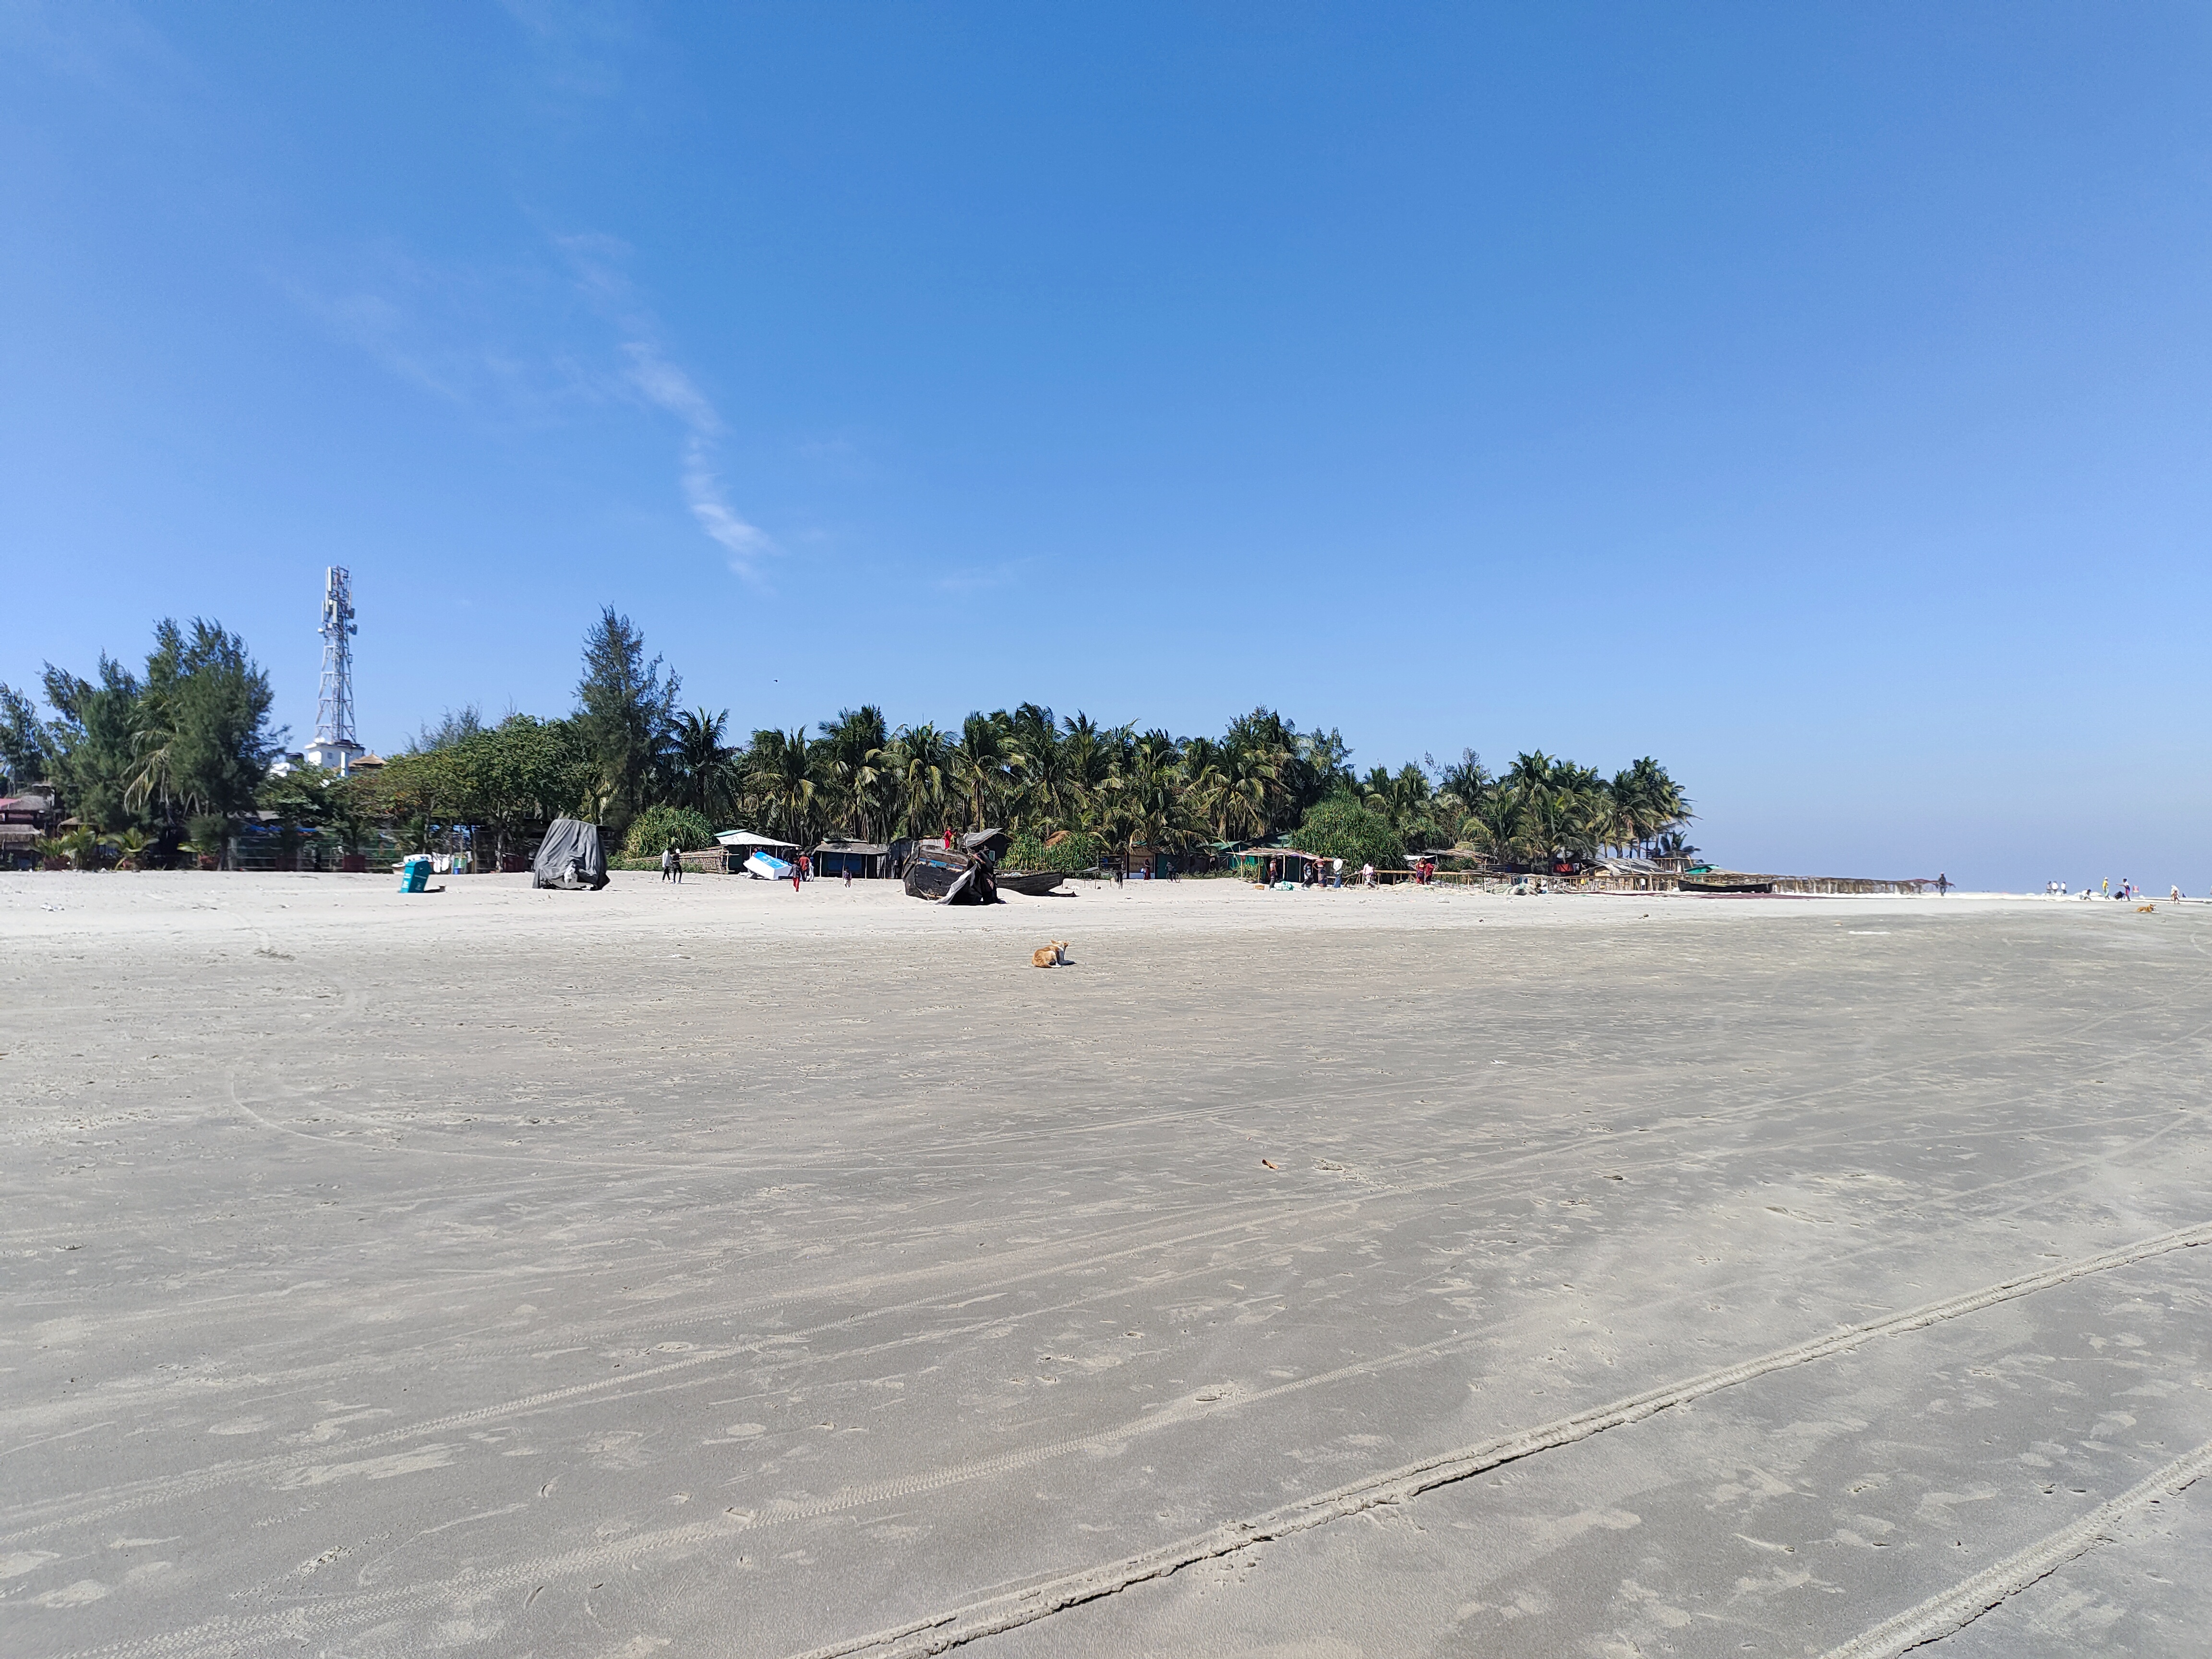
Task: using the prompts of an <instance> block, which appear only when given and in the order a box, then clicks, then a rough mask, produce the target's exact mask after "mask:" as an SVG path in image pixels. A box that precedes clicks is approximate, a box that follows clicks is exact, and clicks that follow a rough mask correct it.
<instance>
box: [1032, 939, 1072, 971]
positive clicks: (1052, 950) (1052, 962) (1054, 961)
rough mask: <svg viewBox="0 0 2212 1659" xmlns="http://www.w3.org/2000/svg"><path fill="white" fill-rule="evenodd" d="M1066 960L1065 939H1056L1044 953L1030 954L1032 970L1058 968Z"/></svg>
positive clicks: (1035, 952) (1046, 947)
mask: <svg viewBox="0 0 2212 1659" xmlns="http://www.w3.org/2000/svg"><path fill="white" fill-rule="evenodd" d="M1066 960H1067V941H1066V939H1054V940H1053V941H1052V942H1051V943H1050V944H1048V945H1046V946H1045V947H1044V949H1042V951H1030V967H1032V968H1057V967H1059V966H1060V964H1061V963H1064V962H1066Z"/></svg>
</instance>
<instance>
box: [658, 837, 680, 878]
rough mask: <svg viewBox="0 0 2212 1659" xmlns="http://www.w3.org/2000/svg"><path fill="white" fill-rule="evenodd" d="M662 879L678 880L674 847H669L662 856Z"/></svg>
mask: <svg viewBox="0 0 2212 1659" xmlns="http://www.w3.org/2000/svg"><path fill="white" fill-rule="evenodd" d="M660 878H661V880H663V881H673V880H675V879H676V848H674V846H673V845H671V846H670V847H668V848H666V849H665V850H664V851H663V852H662V854H661V855H660Z"/></svg>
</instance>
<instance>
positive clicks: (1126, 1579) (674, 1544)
mask: <svg viewBox="0 0 2212 1659" xmlns="http://www.w3.org/2000/svg"><path fill="white" fill-rule="evenodd" d="M2205 1244H2212V1222H2208V1223H2204V1224H2202V1225H2197V1226H2195V1227H2187V1228H2182V1229H2179V1230H2178V1231H2172V1232H2168V1233H2161V1234H2159V1235H2158V1236H2156V1237H2152V1238H2147V1239H2142V1240H2140V1241H2138V1242H2137V1243H2133V1244H2129V1245H2124V1246H2123V1247H2121V1248H2120V1249H2116V1250H2108V1251H2106V1252H2104V1253H2103V1254H2101V1255H2093V1256H2087V1257H2083V1258H2081V1259H2079V1260H2077V1261H2071V1262H2065V1263H2062V1264H2060V1265H2059V1266H2057V1267H2049V1268H2045V1269H2044V1270H2043V1271H2042V1272H2040V1273H2027V1274H2022V1275H2021V1276H2019V1277H2017V1278H2013V1279H2004V1280H2002V1281H2000V1282H1999V1283H1997V1284H1995V1285H1986V1286H1984V1287H1983V1288H1982V1289H1980V1290H1978V1291H1968V1292H1966V1294H1964V1295H1961V1296H1955V1297H1948V1298H1946V1299H1945V1300H1943V1301H1940V1302H1931V1303H1927V1304H1923V1305H1921V1306H1919V1307H1917V1308H1911V1309H1907V1310H1904V1311H1902V1312H1899V1313H1895V1314H1892V1315H1889V1316H1886V1317H1884V1318H1881V1319H1875V1320H1869V1321H1867V1322H1863V1323H1861V1324H1856V1325H1847V1326H1844V1327H1843V1328H1840V1329H1838V1330H1836V1331H1834V1332H1832V1333H1831V1334H1828V1335H1826V1336H1823V1337H1817V1338H1814V1340H1811V1341H1808V1342H1801V1343H1797V1344H1796V1345H1794V1346H1790V1347H1787V1348H1778V1349H1776V1350H1774V1351H1773V1352H1769V1353H1765V1354H1761V1355H1759V1356H1758V1357H1757V1358H1751V1359H1747V1360H1742V1361H1740V1362H1738V1363H1737V1364H1733V1365H1729V1366H1724V1367H1723V1368H1721V1369H1720V1370H1711V1371H1705V1372H1703V1373H1701V1374H1699V1375H1698V1376H1692V1377H1689V1378H1687V1379H1686V1380H1683V1381H1680V1382H1676V1383H1667V1384H1664V1385H1662V1386H1661V1387H1659V1388H1656V1389H1646V1390H1645V1391H1644V1392H1643V1393H1641V1394H1635V1395H1629V1396H1627V1397H1626V1399H1621V1400H1616V1401H1613V1402H1611V1403H1610V1404H1607V1405H1603V1406H1597V1407H1592V1408H1591V1409H1589V1410H1588V1411H1583V1412H1578V1413H1575V1414H1574V1415H1572V1416H1570V1417H1563V1418H1559V1419H1553V1421H1551V1422H1549V1423H1545V1424H1541V1425H1537V1426H1535V1427H1534V1428H1528V1429H1522V1430H1519V1431H1515V1432H1513V1433H1511V1434H1507V1435H1501V1436H1498V1437H1496V1438H1493V1439H1490V1440H1485V1441H1480V1442H1478V1443H1475V1444H1474V1445H1470V1446H1462V1447H1460V1448H1457V1449H1455V1450H1452V1451H1449V1452H1445V1453H1443V1454H1441V1455H1436V1456H1432V1457H1429V1458H1425V1459H1423V1460H1422V1461H1420V1462H1415V1463H1408V1464H1404V1465H1401V1467H1399V1468H1395V1469H1389V1470H1386V1471H1384V1472H1383V1473H1381V1474H1374V1475H1370V1476H1368V1477H1366V1478H1365V1479H1364V1480H1357V1481H1354V1482H1352V1483H1350V1484H1349V1485H1346V1486H1338V1487H1336V1488H1334V1490H1332V1491H1329V1492H1321V1493H1318V1494H1316V1495H1315V1496H1313V1497H1310V1498H1300V1499H1297V1500H1296V1501H1295V1502H1292V1503H1290V1504H1284V1505H1282V1506H1280V1507H1279V1508H1277V1509H1273V1510H1268V1511H1267V1512H1266V1513H1265V1514H1262V1515H1259V1516H1253V1517H1251V1518H1249V1519H1247V1520H1243V1521H1234V1522H1224V1523H1223V1524H1221V1525H1219V1526H1217V1527H1214V1528H1210V1529H1209V1530H1207V1531H1206V1532H1203V1533H1200V1534H1194V1535H1193V1536H1191V1537H1188V1538H1185V1539H1182V1540H1181V1541H1177V1542H1176V1543H1173V1544H1168V1545H1164V1546H1162V1547H1159V1548H1157V1549H1153V1550H1148V1551H1146V1552H1144V1553H1141V1554H1137V1555H1132V1556H1126V1557H1124V1558H1122V1559H1121V1560H1118V1561H1113V1562H1108V1563H1106V1564H1104V1565H1100V1566H1097V1567H1091V1568H1086V1569H1085V1570H1083V1571H1079V1572H1073V1573H1067V1574H1063V1575H1060V1576H1059V1577H1053V1578H1048V1579H1046V1580H1044V1581H1042V1582H1041V1583H1036V1584H1034V1585H1031V1586H1030V1587H1029V1588H1028V1589H1022V1590H1014V1591H1008V1592H1006V1593H1004V1594H1001V1595H994V1596H988V1597H984V1598H982V1599H980V1600H977V1601H969V1602H964V1603H962V1604H960V1605H958V1606H956V1607H949V1608H947V1609H945V1610H944V1611H943V1612H941V1613H934V1614H931V1615H929V1616H927V1617H925V1618H921V1619H916V1620H909V1621H908V1622H906V1623H904V1624H901V1625H898V1626H894V1627H892V1628H890V1629H887V1630H879V1631H874V1632H869V1633H867V1634H866V1635H861V1636H855V1637H851V1638H846V1639H844V1640H842V1641H836V1642H832V1643H829V1644H825V1645H823V1646H821V1647H816V1648H811V1649H808V1650H805V1652H804V1653H801V1654H796V1655H793V1656H791V1659H851V1656H860V1655H868V1656H872V1659H922V1656H927V1655H933V1654H939V1653H943V1652H945V1651H946V1650H949V1649H951V1648H955V1647H958V1646H960V1645H962V1644H964V1643H968V1642H972V1641H975V1639H977V1638H980V1637H984V1636H990V1635H995V1634H997V1633H999V1632H1002V1631H1008V1630H1012V1629H1015V1628H1018V1626H1023V1625H1027V1624H1031V1623H1034V1622H1035V1621H1036V1620H1040V1619H1044V1618H1048V1617H1050V1616H1051V1615H1052V1614H1054V1613H1060V1612H1063V1611H1065V1610H1066V1609H1067V1608H1069V1607H1079V1606H1080V1605H1082V1604H1083V1603H1084V1602H1086V1601H1097V1600H1098V1599H1100V1598H1101V1597H1103V1596H1108V1595H1115V1594H1117V1593H1118V1592H1120V1591H1121V1590H1124V1589H1129V1588H1131V1587H1133V1586H1134V1585H1137V1584H1140V1583H1146V1582H1147V1581H1149V1580H1152V1579H1155V1578H1164V1577H1168V1576H1170V1574H1172V1573H1175V1572H1176V1571H1180V1570H1182V1568H1184V1567H1187V1566H1190V1565H1194V1564H1196V1563H1198V1562H1200V1561H1206V1560H1212V1559H1217V1558H1218V1557H1221V1556H1225V1555H1230V1554H1234V1553H1237V1552H1238V1551H1240V1550H1245V1549H1249V1548H1250V1547H1253V1546H1254V1545H1255V1544H1261V1543H1265V1542H1267V1541H1270V1540H1273V1539H1277V1538H1284V1537H1289V1536H1291V1535H1293V1534H1297V1533H1301V1532H1306V1531H1310V1530H1311V1529H1312V1528H1316V1527H1319V1526H1323V1525H1325V1524H1327V1523H1328V1522H1331V1521H1335V1520H1340V1519H1342V1518H1344V1517H1345V1516H1352V1515H1357V1514H1358V1513H1360V1512H1361V1511H1363V1510H1370V1509H1375V1508H1379V1507H1381V1506H1383V1505H1385V1504H1402V1503H1406V1502H1408V1501H1409V1500H1411V1499H1412V1498H1416V1497H1418V1496H1419V1494H1421V1493H1422V1492H1427V1491H1430V1490H1431V1489H1432V1488H1434V1487H1437V1486H1447V1485H1449V1484H1450V1483H1452V1482H1454V1481H1457V1480H1466V1479H1467V1478H1468V1477H1469V1476H1471V1475H1474V1474H1480V1473H1482V1472H1483V1471H1484V1470H1486V1469H1492V1468H1498V1466H1499V1465H1501V1464H1504V1463H1510V1462H1517V1461H1519V1460H1521V1459H1522V1458H1526V1457H1531V1456H1534V1455H1537V1454H1538V1453H1541V1452H1545V1451H1550V1450H1553V1449H1556V1448H1558V1447H1560V1446H1566V1445H1571V1444H1573V1443H1575V1442H1577V1441H1578V1440H1584V1439H1587V1438H1589V1437H1590V1436H1592V1435H1595V1434H1601V1433H1603V1432H1604V1431H1606V1430H1607V1429H1613V1428H1620V1427H1622V1426H1625V1425H1629V1424H1632V1423H1638V1422H1641V1421H1643V1420H1644V1419H1645V1418H1648V1417H1651V1416H1655V1415H1656V1414H1657V1413H1660V1412H1663V1411H1665V1410H1667V1409H1668V1408H1669V1407H1674V1406H1679V1405H1683V1404H1686V1403H1687V1402H1689V1401H1693V1400H1698V1399H1702V1398H1703V1397H1705V1395H1710V1394H1715V1393H1717V1392H1719V1391H1720V1390H1721V1389H1729V1388H1733V1387H1735V1385H1737V1384H1738V1383H1747V1382H1750V1381H1752V1380H1753V1379H1754V1378H1756V1377H1760V1376H1766V1375H1767V1374H1769V1373H1770V1372H1773V1371H1778V1370H1786V1369H1789V1368H1790V1367H1792V1366H1796V1365H1803V1364H1810V1363H1811V1362H1813V1361H1814V1360H1818V1359H1825V1358H1829V1357H1830V1356H1832V1355H1834V1354H1838V1353H1842V1352H1847V1351H1849V1350H1850V1349H1852V1348H1856V1347H1859V1346H1863V1344H1865V1343H1868V1342H1870V1341H1874V1340H1878V1339H1880V1338H1883V1337H1888V1336H1896V1335H1902V1334H1905V1333H1907V1332H1911V1331H1916V1330H1922V1329H1925V1328H1927V1327H1929V1326H1931V1325H1936V1324H1940V1323H1942V1322H1944V1321H1946V1320H1950V1319H1957V1318H1960V1317H1963V1316H1966V1315H1968V1314H1972V1313H1978V1312H1979V1311H1981V1310H1983V1309H1984V1308H1989V1307H1993V1306H1995V1305H1996V1304H1999V1303H2002V1302H2008V1301H2012V1300H2014V1299H2015V1298H2017V1297H2024V1296H2031V1295H2033V1294H2034V1293H2035V1292H2036V1291H2044V1290H2049V1289H2051V1288H2053V1287H2055V1286H2057V1285H2063V1284H2066V1283H2068V1282H2069V1281H2070V1280H2073V1279H2082V1278H2086V1277H2087V1276H2089V1275H2090V1274H2093V1273H2106V1272H2110V1271H2111V1270H2112V1269H2113V1268H2116V1267H2127V1266H2129V1265H2130V1264H2131V1263H2134V1262H2138V1261H2147V1260H2148V1259H2150V1258H2152V1257H2154V1256H2160V1255H2168V1254H2170V1253H2172V1252H2173V1251H2176V1250H2185V1249H2194V1248H2196V1247H2197V1246H2200V1245H2205ZM686 1358H691V1356H686ZM1394 1358H1395V1357H1394ZM1388 1363H1390V1362H1389V1361H1377V1362H1376V1364H1388ZM1362 1369H1372V1367H1371V1366H1370V1367H1364V1368H1363V1367H1347V1368H1346V1370H1347V1371H1352V1370H1362ZM1320 1380H1321V1379H1319V1378H1309V1379H1302V1382H1303V1383H1304V1385H1306V1386H1311V1384H1312V1383H1316V1382H1318V1381H1320ZM1289 1386H1297V1385H1295V1384H1294V1385H1289ZM1276 1392H1278V1391H1277V1390H1273V1389H1270V1390H1267V1391H1265V1394H1264V1395H1235V1394H1231V1395H1225V1397H1224V1399H1223V1401H1222V1402H1221V1406H1220V1407H1218V1408H1219V1409H1225V1410H1231V1409H1237V1408H1239V1407H1243V1406H1247V1405H1251V1404H1256V1403H1258V1401H1260V1400H1261V1399H1262V1398H1264V1397H1266V1395H1273V1394H1274V1393H1276ZM1199 1414H1200V1412H1199V1411H1198V1409H1197V1407H1196V1402H1195V1401H1188V1402H1186V1403H1185V1406H1184V1409H1182V1411H1180V1412H1176V1413H1156V1414H1154V1416H1153V1418H1152V1419H1149V1420H1147V1421H1144V1422H1139V1423H1133V1424H1127V1425H1121V1427H1120V1428H1118V1429H1113V1430H1107V1431H1103V1432H1101V1433H1099V1434H1095V1435H1085V1436H1081V1437H1075V1438H1073V1439H1069V1440H1065V1441H1060V1442H1056V1443H1053V1444H1051V1445H1048V1446H1042V1447H1036V1448H1031V1449H1029V1450H1026V1451H1022V1452H1012V1453H1007V1454H1005V1455H1001V1456H998V1457H991V1458H985V1459H981V1460H979V1461H977V1462H974V1463H969V1464H963V1465H958V1466H956V1467H954V1468H947V1469H940V1470H938V1471H935V1472H933V1473H932V1474H922V1475H916V1476H910V1477H907V1478H905V1479H902V1480H895V1481H890V1482H885V1483H884V1485H883V1486H881V1487H866V1488H858V1489H848V1490H847V1491H845V1492H836V1493H832V1494H831V1495H830V1496H829V1497H827V1498H822V1499H820V1500H818V1501H817V1502H815V1503H812V1504H787V1505H779V1506H777V1507H775V1508H773V1509H770V1510H767V1511H764V1512H762V1513H757V1514H753V1515H744V1516H722V1517H717V1518H716V1519H715V1520H713V1521H705V1522H690V1523H687V1524H685V1525H683V1526H678V1527H667V1528H660V1529H659V1530H657V1531H654V1532H651V1533H645V1534H637V1535H635V1536H632V1537H629V1538H625V1539H620V1540H616V1541H610V1542H608V1543H605V1544H599V1545H587V1546H584V1547H580V1548H576V1549H573V1550H567V1551H563V1552H562V1553H558V1554H556V1555H551V1556H546V1557H542V1558H539V1559H535V1560H530V1561H522V1562H515V1563H511V1564H509V1565H506V1566H501V1567H494V1568H490V1569H489V1570H487V1571H471V1572H467V1573H464V1574H462V1575H460V1576H459V1577H453V1578H450V1579H441V1580H436V1581H433V1582H429V1583H416V1584H407V1585H395V1586H393V1587H392V1589H386V1590H373V1591H368V1592H366V1593H363V1594H361V1595H348V1596H331V1597H327V1598H320V1599H318V1600H317V1601H313V1602H312V1603H309V1604H305V1605H301V1606H298V1607H287V1608H282V1609H278V1610H276V1611H272V1612H269V1613H251V1614H246V1615H243V1616H236V1617H230V1618H223V1619H216V1620H207V1621H205V1622H204V1623H201V1624H198V1625H194V1626H188V1627H186V1628H185V1629H183V1630H178V1631H171V1632H164V1633H162V1634H161V1635H157V1636H151V1637H146V1638H137V1639H133V1640H130V1641H125V1642H119V1643H114V1644H109V1645H107V1646H105V1647H99V1648H88V1649H85V1650H82V1652H81V1659H216V1656H219V1655H231V1654H235V1653H237V1652H240V1651H241V1650H246V1649H249V1648H253V1647H265V1646H274V1645H276V1644H296V1643H299V1642H302V1641H308V1640H313V1639H314V1638H316V1637H317V1636H319V1635H320V1634H322V1633H324V1632H330V1631H332V1630H333V1629H343V1628H345V1627H347V1626H355V1625H359V1624H362V1623H363V1622H367V1621H372V1620H378V1621H380V1620H388V1619H392V1618H394V1617H397V1616H399V1615H403V1614H405V1613H410V1612H415V1611H418V1610H420V1609H422V1608H424V1607H435V1606H439V1605H441V1604H444V1603H447V1602H449V1601H452V1600H453V1599H454V1598H455V1597H457V1596H459V1597H470V1598H481V1597H483V1596H485V1595H493V1594H498V1593H501V1592H506V1591H521V1592H527V1591H528V1590H530V1589H533V1588H535V1587H538V1586H541V1585H544V1584H547V1583H553V1582H556V1581H557V1580H560V1579H565V1578H572V1577H581V1576H583V1575H585V1574H586V1573H597V1572H605V1571H607V1570H608V1569H610V1568H614V1567H619V1566H622V1565H625V1564H627V1563H629V1562H632V1561H635V1560H638V1559H642V1558H645V1557H648V1556H652V1555H656V1554H659V1553H663V1552H667V1551H679V1550H696V1549H698V1548H701V1547H705V1546H708V1545H712V1544H715V1543H719V1542H728V1541H736V1540H739V1539H742V1538H744V1536H745V1535H746V1534H749V1533H754V1532H757V1531H760V1530H762V1529H763V1528H771V1527H776V1526H781V1525H787V1524H791V1523H793V1522H799V1521H805V1520H808V1519H811V1518H813V1517H815V1516H821V1515H826V1514H830V1513H834V1512H836V1511H838V1510H848V1509H853V1508H858V1507H865V1506H866V1504H871V1503H878V1502H883V1501H886V1500H887V1499H890V1498H896V1497H899V1496H910V1495H912V1494H914V1493H915V1492H924V1491H936V1490H941V1489H943V1488H945V1487H947V1486H955V1485H958V1484H962V1483H963V1482H965V1481H969V1480H979V1479H987V1478H988V1477H990V1476H992V1475H994V1474H1002V1473H1006V1472H1010V1471H1012V1470H1013V1469H1018V1468H1024V1467H1026V1466H1029V1465H1032V1464H1035V1463H1037V1462H1042V1461H1045V1460H1046V1459H1048V1458H1050V1457H1056V1456H1064V1455H1068V1454H1069V1453H1072V1452H1074V1451H1078V1450H1080V1449H1085V1448H1086V1447H1090V1446H1093V1445H1097V1444H1101V1443H1108V1442H1110V1441H1113V1440H1115V1439H1121V1438H1127V1437H1131V1436H1133V1435H1135V1434H1138V1433H1141V1432H1144V1431H1147V1430H1149V1429H1152V1428H1154V1427H1157V1426H1159V1425H1162V1424H1164V1423H1166V1422H1179V1421H1188V1420H1190V1419H1191V1418H1192V1417H1194V1416H1195V1415H1199ZM2192 1455H2194V1454H2192ZM2116 1501H2118V1500H2116Z"/></svg>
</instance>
